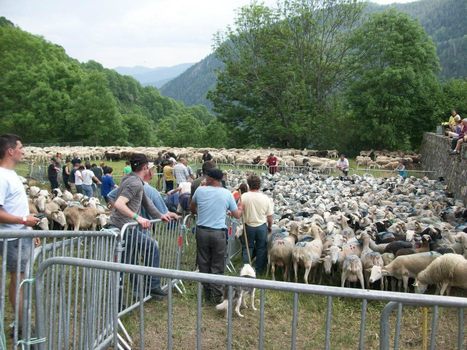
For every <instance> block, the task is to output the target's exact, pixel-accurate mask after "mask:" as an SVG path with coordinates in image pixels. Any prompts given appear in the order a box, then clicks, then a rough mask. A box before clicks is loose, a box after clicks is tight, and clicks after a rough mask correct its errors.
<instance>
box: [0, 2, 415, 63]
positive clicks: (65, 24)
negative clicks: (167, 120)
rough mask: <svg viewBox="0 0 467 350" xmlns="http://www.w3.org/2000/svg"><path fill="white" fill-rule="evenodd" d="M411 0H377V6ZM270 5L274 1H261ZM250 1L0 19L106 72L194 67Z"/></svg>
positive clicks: (59, 6)
mask: <svg viewBox="0 0 467 350" xmlns="http://www.w3.org/2000/svg"><path fill="white" fill-rule="evenodd" d="M409 1H411V0H399V1H394V0H376V1H373V2H377V3H379V4H388V3H394V2H409ZM263 2H264V3H265V4H266V5H270V6H273V5H274V4H275V3H276V0H263ZM249 3H250V0H0V16H4V17H6V18H7V19H9V20H10V21H12V22H13V23H14V24H15V25H17V26H19V27H20V28H21V29H23V30H25V31H27V32H30V33H32V34H36V35H41V36H43V37H44V38H45V39H47V40H48V41H50V42H53V43H54V44H58V45H60V46H62V47H63V48H64V49H65V50H66V52H67V54H68V55H69V56H71V57H73V58H76V59H78V60H80V61H82V62H85V61H88V60H91V59H92V60H95V61H97V62H100V63H101V64H103V65H104V66H105V67H107V68H115V67H118V66H125V67H132V66H138V65H139V66H146V67H167V66H173V65H176V64H180V63H194V62H198V61H200V60H201V59H203V58H204V57H206V56H207V55H208V54H209V53H211V51H212V44H213V36H214V34H215V33H216V32H218V31H223V30H225V28H226V27H227V25H230V24H233V21H234V18H235V14H236V9H238V8H239V7H241V6H243V5H246V4H249Z"/></svg>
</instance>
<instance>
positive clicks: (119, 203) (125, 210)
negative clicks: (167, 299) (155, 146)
mask: <svg viewBox="0 0 467 350" xmlns="http://www.w3.org/2000/svg"><path fill="white" fill-rule="evenodd" d="M130 165H131V170H132V172H131V173H130V174H128V175H127V176H125V177H124V178H123V179H122V182H121V183H120V187H119V188H118V191H117V194H116V198H117V200H116V201H115V203H114V206H113V210H112V214H111V216H110V225H109V226H110V227H116V228H118V229H120V230H121V229H122V227H123V225H125V224H126V223H130V222H135V221H136V222H137V223H138V224H139V225H140V226H141V227H142V228H143V229H148V228H149V227H150V221H149V220H148V219H145V218H144V217H142V216H141V208H144V210H145V211H146V213H148V214H149V216H150V217H152V218H158V219H161V220H162V221H170V216H169V215H168V214H161V213H160V212H159V210H157V208H156V207H155V206H154V204H153V203H152V201H151V200H150V199H149V198H148V197H147V196H146V195H145V193H144V178H145V177H147V176H148V173H149V171H150V165H149V161H148V159H147V157H146V156H145V155H144V154H133V155H132V157H131V159H130ZM124 240H125V252H124V257H125V258H124V261H125V262H126V263H134V262H135V259H136V258H135V256H136V253H137V252H134V251H129V250H130V249H131V247H133V249H135V248H136V247H144V250H145V255H146V257H145V258H144V261H145V262H146V264H147V265H148V266H151V267H159V248H158V246H157V242H156V241H155V240H154V239H152V238H151V236H150V235H149V234H148V231H146V230H139V229H137V230H127V231H126V232H125V235H124ZM150 288H151V295H153V296H156V297H157V296H164V295H166V292H165V291H162V290H161V287H160V279H159V278H152V279H151V286H150Z"/></svg>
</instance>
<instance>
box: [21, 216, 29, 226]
mask: <svg viewBox="0 0 467 350" xmlns="http://www.w3.org/2000/svg"><path fill="white" fill-rule="evenodd" d="M27 222H28V217H27V216H23V222H22V224H23V225H26V223H27Z"/></svg>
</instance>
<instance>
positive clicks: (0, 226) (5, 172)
mask: <svg viewBox="0 0 467 350" xmlns="http://www.w3.org/2000/svg"><path fill="white" fill-rule="evenodd" d="M0 206H1V207H2V209H3V210H4V211H5V212H7V213H8V214H11V215H15V216H20V217H23V216H27V215H29V205H28V197H27V196H26V191H25V190H24V186H23V183H22V182H21V180H20V178H19V177H18V175H17V174H16V172H15V171H14V170H11V169H6V168H3V167H0ZM24 228H25V226H24V225H21V224H4V223H0V230H22V229H24ZM8 240H14V239H8Z"/></svg>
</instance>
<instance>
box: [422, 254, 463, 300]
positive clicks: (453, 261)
mask: <svg viewBox="0 0 467 350" xmlns="http://www.w3.org/2000/svg"><path fill="white" fill-rule="evenodd" d="M466 276H467V260H466V259H465V258H464V257H463V256H462V255H459V254H445V255H442V256H441V257H439V258H437V259H436V260H434V261H433V262H432V263H431V264H430V265H428V267H426V268H425V269H424V270H423V271H421V272H420V273H419V274H418V275H417V277H416V280H415V283H414V286H415V291H416V292H417V293H424V292H425V290H426V288H427V286H428V285H430V284H436V285H437V286H438V288H439V294H440V295H443V294H444V292H446V294H447V295H449V293H450V290H451V287H459V288H462V289H467V278H466Z"/></svg>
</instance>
